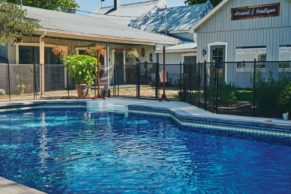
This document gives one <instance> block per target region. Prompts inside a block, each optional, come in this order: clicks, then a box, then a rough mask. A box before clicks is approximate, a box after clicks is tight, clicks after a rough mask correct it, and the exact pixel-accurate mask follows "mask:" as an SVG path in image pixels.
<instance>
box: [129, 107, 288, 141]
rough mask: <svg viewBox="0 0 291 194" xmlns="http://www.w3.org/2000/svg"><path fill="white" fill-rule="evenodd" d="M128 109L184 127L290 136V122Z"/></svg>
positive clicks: (156, 109) (138, 108)
mask: <svg viewBox="0 0 291 194" xmlns="http://www.w3.org/2000/svg"><path fill="white" fill-rule="evenodd" d="M128 111H129V112H132V113H137V114H148V115H157V116H167V117H171V118H172V119H174V120H175V121H176V122H177V123H178V124H180V125H182V126H186V127H198V128H206V129H213V130H219V131H228V132H239V133H248V134H255V135H265V136H273V137H280V138H291V123H288V124H286V125H279V124H276V123H267V122H262V121H261V122H260V121H258V122H254V121H244V120H235V119H225V118H219V117H210V115H209V114H207V115H203V114H201V115H199V114H197V115H185V114H179V112H178V111H173V110H171V109H169V108H156V107H155V108H154V107H148V106H143V105H128Z"/></svg>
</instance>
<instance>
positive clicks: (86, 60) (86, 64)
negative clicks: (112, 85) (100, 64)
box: [63, 55, 97, 98]
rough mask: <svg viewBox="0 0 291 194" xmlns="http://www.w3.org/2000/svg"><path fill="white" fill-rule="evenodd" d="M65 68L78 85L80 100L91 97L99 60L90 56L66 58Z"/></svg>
mask: <svg viewBox="0 0 291 194" xmlns="http://www.w3.org/2000/svg"><path fill="white" fill-rule="evenodd" d="M63 60H64V63H65V66H66V68H67V70H68V72H69V74H70V76H72V78H73V79H74V81H75V83H76V89H77V92H78V97H79V98H88V97H90V86H91V85H92V84H93V83H94V81H95V79H96V76H95V75H96V68H95V67H96V64H97V59H96V58H94V57H91V56H88V55H70V56H67V57H64V59H63Z"/></svg>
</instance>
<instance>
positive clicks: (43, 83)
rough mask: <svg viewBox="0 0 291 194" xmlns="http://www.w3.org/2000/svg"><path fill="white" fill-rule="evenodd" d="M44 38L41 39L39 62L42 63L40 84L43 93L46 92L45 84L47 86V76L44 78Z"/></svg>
mask: <svg viewBox="0 0 291 194" xmlns="http://www.w3.org/2000/svg"><path fill="white" fill-rule="evenodd" d="M44 58H45V57H44V40H43V38H42V37H41V38H40V39H39V63H40V79H41V82H40V83H41V85H40V92H41V95H43V94H44V86H45V78H44V74H45V72H44V61H45V60H44Z"/></svg>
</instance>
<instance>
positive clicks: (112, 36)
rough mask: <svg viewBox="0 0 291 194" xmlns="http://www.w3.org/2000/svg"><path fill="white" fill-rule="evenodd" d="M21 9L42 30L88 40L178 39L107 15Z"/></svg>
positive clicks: (172, 41)
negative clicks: (142, 28)
mask: <svg viewBox="0 0 291 194" xmlns="http://www.w3.org/2000/svg"><path fill="white" fill-rule="evenodd" d="M23 8H24V9H26V10H27V16H28V17H29V18H32V19H36V20H38V21H39V23H40V25H41V29H40V30H41V31H47V32H51V33H56V34H57V33H63V34H67V35H76V36H80V37H81V36H82V37H85V38H86V39H90V40H91V39H92V40H93V39H94V40H95V39H96V40H97V39H98V40H99V39H100V41H102V40H103V39H105V40H106V41H108V42H117V43H119V42H122V43H132V44H145V45H154V44H172V45H175V44H177V43H178V42H179V40H178V39H175V38H172V37H169V36H165V35H160V34H155V33H148V32H143V31H141V30H137V29H133V28H130V27H128V26H125V25H124V24H121V23H119V22H118V21H116V20H115V19H114V18H112V17H108V16H102V15H99V16H96V17H91V16H81V15H76V14H70V13H64V12H59V11H51V10H45V9H39V8H33V7H27V6H23Z"/></svg>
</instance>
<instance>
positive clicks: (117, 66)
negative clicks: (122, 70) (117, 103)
mask: <svg viewBox="0 0 291 194" xmlns="http://www.w3.org/2000/svg"><path fill="white" fill-rule="evenodd" d="M116 68H117V96H118V98H119V65H118V64H116Z"/></svg>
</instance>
